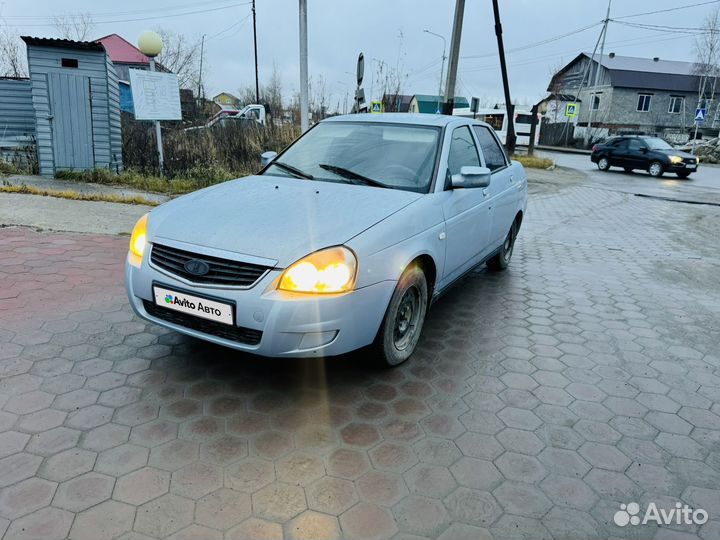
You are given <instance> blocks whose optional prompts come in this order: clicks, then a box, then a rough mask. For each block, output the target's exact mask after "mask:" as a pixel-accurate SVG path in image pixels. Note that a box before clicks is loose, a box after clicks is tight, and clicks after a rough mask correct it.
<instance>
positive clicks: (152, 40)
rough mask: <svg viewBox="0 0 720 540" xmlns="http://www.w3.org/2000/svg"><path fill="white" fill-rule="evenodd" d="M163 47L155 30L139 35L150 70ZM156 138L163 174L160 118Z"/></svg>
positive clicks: (139, 41)
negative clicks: (148, 60)
mask: <svg viewBox="0 0 720 540" xmlns="http://www.w3.org/2000/svg"><path fill="white" fill-rule="evenodd" d="M162 48H163V42H162V38H161V37H160V36H159V35H158V34H157V33H155V32H151V31H149V30H148V31H146V32H143V33H142V34H140V36H139V37H138V49H140V52H141V53H143V54H144V55H145V56H147V57H148V58H150V71H155V57H156V56H157V55H159V54H160V53H161V52H162ZM155 139H156V140H157V149H158V162H159V164H160V176H162V175H163V170H164V168H165V158H164V156H163V145H162V132H161V131H160V121H159V120H155Z"/></svg>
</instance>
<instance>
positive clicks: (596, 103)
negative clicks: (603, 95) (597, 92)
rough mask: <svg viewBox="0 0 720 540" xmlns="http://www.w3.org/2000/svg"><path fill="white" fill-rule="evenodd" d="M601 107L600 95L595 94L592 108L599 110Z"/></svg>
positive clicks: (592, 109) (591, 103)
mask: <svg viewBox="0 0 720 540" xmlns="http://www.w3.org/2000/svg"><path fill="white" fill-rule="evenodd" d="M599 108H600V96H593V97H592V101H591V102H590V110H591V111H597V110H598V109H599Z"/></svg>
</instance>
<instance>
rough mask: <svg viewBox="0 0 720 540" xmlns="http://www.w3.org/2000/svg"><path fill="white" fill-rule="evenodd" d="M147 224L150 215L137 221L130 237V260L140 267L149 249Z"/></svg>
mask: <svg viewBox="0 0 720 540" xmlns="http://www.w3.org/2000/svg"><path fill="white" fill-rule="evenodd" d="M147 222H148V214H145V215H144V216H143V217H141V218H140V219H138V220H137V223H136V224H135V226H134V227H133V230H132V234H131V235H130V260H131V261H132V263H133V264H134V265H135V266H138V267H139V266H140V263H141V262H142V258H143V255H144V254H145V248H146V247H147Z"/></svg>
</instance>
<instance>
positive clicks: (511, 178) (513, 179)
mask: <svg viewBox="0 0 720 540" xmlns="http://www.w3.org/2000/svg"><path fill="white" fill-rule="evenodd" d="M510 181H511V182H514V181H515V175H514V174H511V175H510Z"/></svg>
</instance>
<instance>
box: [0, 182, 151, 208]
mask: <svg viewBox="0 0 720 540" xmlns="http://www.w3.org/2000/svg"><path fill="white" fill-rule="evenodd" d="M0 192H1V193H19V194H22V195H40V196H42V197H56V198H58V199H70V200H73V201H96V202H112V203H122V204H143V205H146V206H157V205H158V203H157V202H155V201H151V200H148V199H146V198H144V197H138V196H126V195H108V194H103V193H78V192H77V191H72V190H65V191H55V190H51V189H39V188H36V187H32V186H26V185H25V184H23V185H20V186H7V185H4V186H0Z"/></svg>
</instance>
